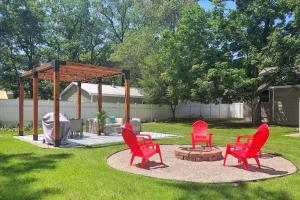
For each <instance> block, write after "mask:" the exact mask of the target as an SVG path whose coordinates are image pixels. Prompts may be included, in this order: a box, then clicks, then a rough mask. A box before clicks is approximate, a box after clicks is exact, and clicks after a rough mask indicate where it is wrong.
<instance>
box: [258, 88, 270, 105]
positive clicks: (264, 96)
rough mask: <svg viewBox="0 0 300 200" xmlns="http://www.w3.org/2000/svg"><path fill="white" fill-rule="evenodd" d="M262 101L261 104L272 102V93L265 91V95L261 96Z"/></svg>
mask: <svg viewBox="0 0 300 200" xmlns="http://www.w3.org/2000/svg"><path fill="white" fill-rule="evenodd" d="M260 101H261V102H268V103H269V102H270V91H269V90H265V91H263V93H262V94H261V95H260Z"/></svg>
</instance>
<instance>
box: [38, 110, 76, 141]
mask: <svg viewBox="0 0 300 200" xmlns="http://www.w3.org/2000/svg"><path fill="white" fill-rule="evenodd" d="M42 124H43V130H44V138H45V142H46V143H47V144H54V131H53V127H54V113H53V112H51V113H47V114H46V115H44V116H43V121H42ZM59 124H60V126H59V128H60V144H66V143H67V138H68V133H69V130H70V125H71V124H70V120H69V119H68V117H67V116H66V115H64V114H62V113H59Z"/></svg>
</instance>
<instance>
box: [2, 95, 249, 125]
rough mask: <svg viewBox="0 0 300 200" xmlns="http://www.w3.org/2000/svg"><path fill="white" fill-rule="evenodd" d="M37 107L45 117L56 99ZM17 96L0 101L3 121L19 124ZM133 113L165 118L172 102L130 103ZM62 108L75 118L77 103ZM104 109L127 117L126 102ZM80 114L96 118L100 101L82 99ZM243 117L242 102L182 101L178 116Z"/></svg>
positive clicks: (28, 108) (28, 109)
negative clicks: (166, 103)
mask: <svg viewBox="0 0 300 200" xmlns="http://www.w3.org/2000/svg"><path fill="white" fill-rule="evenodd" d="M38 103H39V108H38V111H39V112H38V115H39V121H41V120H42V117H43V116H44V115H45V114H46V113H48V112H52V110H53V102H52V101H50V100H40V101H39V102H38ZM18 107H19V101H18V99H8V100H0V122H1V123H15V124H17V123H18V118H19V110H18ZM130 108H131V109H130V116H131V117H132V118H141V120H142V121H154V120H155V121H158V120H166V119H169V118H171V117H172V112H171V109H170V106H169V105H151V104H131V105H130ZM60 110H61V112H62V113H65V114H67V115H68V117H70V118H75V117H76V111H77V109H76V102H69V101H61V102H60ZM103 110H105V111H106V112H107V114H108V115H114V116H116V117H124V104H123V103H106V102H105V103H103ZM81 112H82V113H81V116H82V118H83V119H87V118H94V117H96V115H97V103H90V102H82V109H81ZM32 113H33V108H32V100H30V99H26V100H25V101H24V122H25V123H28V122H31V121H32ZM200 116H201V117H203V118H208V119H209V118H220V119H221V118H223V119H224V118H243V103H233V104H201V103H194V102H188V103H181V104H179V105H178V106H177V109H176V117H178V118H198V117H200Z"/></svg>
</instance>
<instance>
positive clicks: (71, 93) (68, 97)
mask: <svg viewBox="0 0 300 200" xmlns="http://www.w3.org/2000/svg"><path fill="white" fill-rule="evenodd" d="M97 98H98V96H93V102H97ZM61 100H63V101H77V87H76V86H75V85H73V86H72V87H70V88H69V89H68V90H67V91H66V92H65V93H64V94H63V95H62V96H61ZM102 100H103V102H106V103H118V102H119V103H124V102H125V98H124V97H113V96H103V99H102ZM81 102H91V95H89V93H87V92H86V91H84V90H81ZM130 103H137V104H141V103H143V98H134V97H130Z"/></svg>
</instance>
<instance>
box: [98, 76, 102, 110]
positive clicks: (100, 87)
mask: <svg viewBox="0 0 300 200" xmlns="http://www.w3.org/2000/svg"><path fill="white" fill-rule="evenodd" d="M101 111H102V78H99V79H98V112H101Z"/></svg>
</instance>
